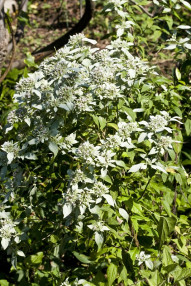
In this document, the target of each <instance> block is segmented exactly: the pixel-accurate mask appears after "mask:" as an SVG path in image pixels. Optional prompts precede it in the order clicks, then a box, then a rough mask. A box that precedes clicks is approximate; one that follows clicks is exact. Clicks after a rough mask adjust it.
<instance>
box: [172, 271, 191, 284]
mask: <svg viewBox="0 0 191 286" xmlns="http://www.w3.org/2000/svg"><path fill="white" fill-rule="evenodd" d="M172 275H173V277H174V282H178V281H180V280H183V279H187V278H190V277H191V268H181V267H177V268H176V269H175V271H173V273H172Z"/></svg>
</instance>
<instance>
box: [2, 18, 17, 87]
mask: <svg viewBox="0 0 191 286" xmlns="http://www.w3.org/2000/svg"><path fill="white" fill-rule="evenodd" d="M5 18H6V20H7V24H8V26H9V29H10V32H11V36H12V42H13V49H12V56H11V60H10V62H9V65H8V67H7V68H6V70H5V72H4V74H3V75H2V76H1V77H0V83H2V81H3V80H4V79H5V77H6V76H7V74H8V72H9V71H10V68H11V66H12V63H13V60H14V57H15V51H16V41H15V37H14V32H13V28H12V26H11V23H10V21H9V17H8V16H7V14H5Z"/></svg>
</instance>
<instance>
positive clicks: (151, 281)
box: [147, 270, 161, 286]
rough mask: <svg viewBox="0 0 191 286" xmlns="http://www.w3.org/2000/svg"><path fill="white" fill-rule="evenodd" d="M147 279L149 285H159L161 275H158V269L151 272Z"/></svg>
mask: <svg viewBox="0 0 191 286" xmlns="http://www.w3.org/2000/svg"><path fill="white" fill-rule="evenodd" d="M147 281H148V283H149V286H159V285H161V284H160V283H161V277H160V273H159V272H158V270H156V271H155V272H153V273H151V278H149V279H148V278H147Z"/></svg>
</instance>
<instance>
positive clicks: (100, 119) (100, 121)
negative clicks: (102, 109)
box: [98, 116, 107, 130]
mask: <svg viewBox="0 0 191 286" xmlns="http://www.w3.org/2000/svg"><path fill="white" fill-rule="evenodd" d="M98 120H99V124H100V129H101V130H103V129H104V127H105V126H106V124H107V120H106V119H105V118H103V117H101V116H99V117H98Z"/></svg>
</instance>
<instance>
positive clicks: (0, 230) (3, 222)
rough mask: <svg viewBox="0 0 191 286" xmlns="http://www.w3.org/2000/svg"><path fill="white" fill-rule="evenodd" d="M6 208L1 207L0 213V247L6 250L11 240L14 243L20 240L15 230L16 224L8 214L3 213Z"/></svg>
mask: <svg viewBox="0 0 191 286" xmlns="http://www.w3.org/2000/svg"><path fill="white" fill-rule="evenodd" d="M5 208H6V207H1V211H0V238H1V246H2V248H3V249H7V248H8V246H9V244H10V242H11V240H12V239H14V241H15V243H19V241H20V239H19V236H18V233H17V231H16V229H15V227H16V225H17V224H18V223H17V222H13V221H12V219H11V218H10V213H9V212H6V211H5Z"/></svg>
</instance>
